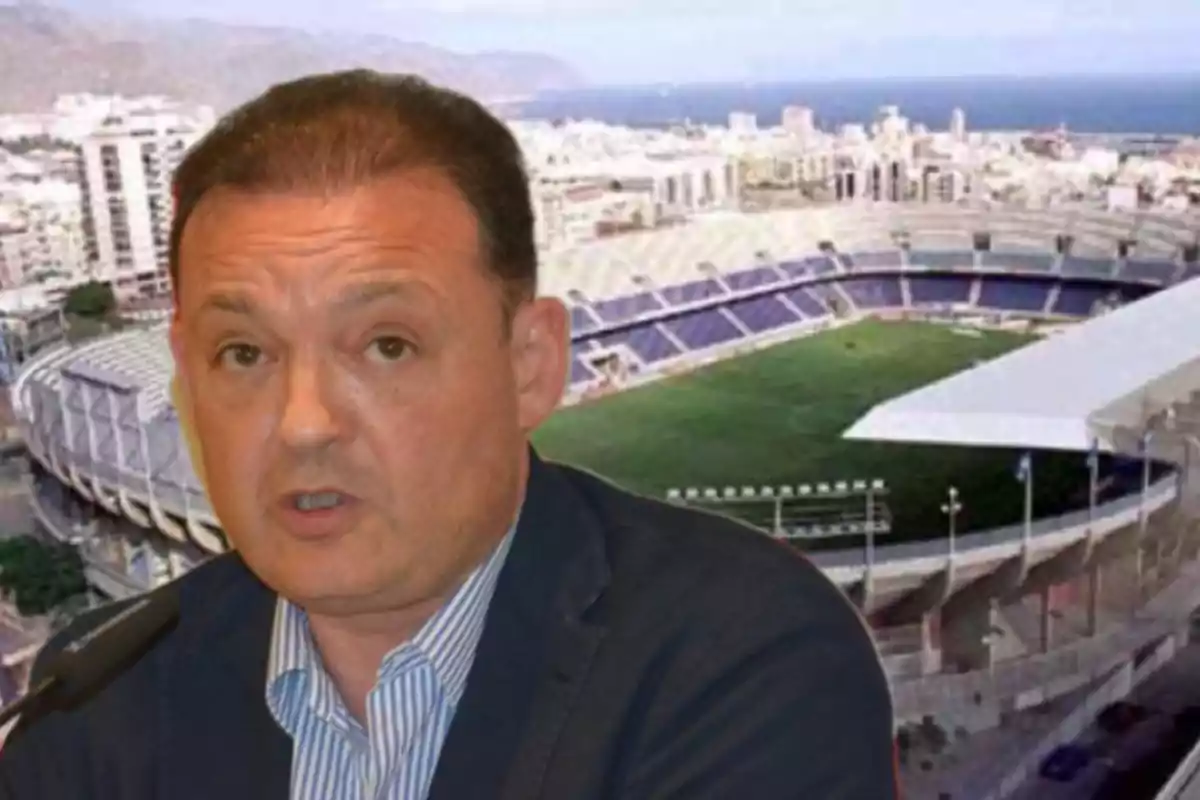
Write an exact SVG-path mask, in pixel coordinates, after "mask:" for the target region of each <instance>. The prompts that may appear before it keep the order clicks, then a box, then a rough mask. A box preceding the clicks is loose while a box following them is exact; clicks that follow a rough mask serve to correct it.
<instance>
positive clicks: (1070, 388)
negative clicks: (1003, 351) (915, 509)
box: [844, 280, 1200, 458]
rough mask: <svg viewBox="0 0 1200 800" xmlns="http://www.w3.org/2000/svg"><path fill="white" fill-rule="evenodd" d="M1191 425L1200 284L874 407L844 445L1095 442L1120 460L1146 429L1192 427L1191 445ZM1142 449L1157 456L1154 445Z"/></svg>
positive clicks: (1081, 446)
mask: <svg viewBox="0 0 1200 800" xmlns="http://www.w3.org/2000/svg"><path fill="white" fill-rule="evenodd" d="M1167 420H1169V421H1167ZM1198 422H1200V280H1192V281H1188V282H1186V283H1183V284H1181V285H1179V286H1176V287H1174V288H1171V289H1166V290H1164V291H1161V292H1158V293H1156V294H1154V295H1151V296H1149V297H1147V298H1144V299H1142V300H1139V301H1137V302H1135V303H1131V304H1129V305H1127V306H1124V307H1122V308H1120V309H1117V310H1115V311H1111V312H1109V313H1107V314H1105V315H1103V316H1101V317H1098V318H1096V319H1093V320H1089V321H1088V322H1084V323H1081V324H1079V325H1077V326H1074V327H1073V328H1070V329H1068V330H1066V331H1064V332H1062V333H1058V334H1055V335H1053V336H1050V337H1048V338H1047V339H1044V340H1042V341H1039V342H1036V343H1034V344H1030V345H1028V346H1026V347H1023V348H1021V349H1019V350H1016V351H1014V352H1012V353H1009V354H1007V355H1004V356H1001V357H999V358H996V359H993V360H992V361H989V362H987V363H985V364H981V365H979V366H978V367H975V368H974V369H970V370H967V371H965V372H961V373H959V374H957V375H952V376H951V377H949V378H945V379H944V380H941V381H938V382H936V383H932V384H930V385H928V386H926V387H924V388H922V389H918V390H916V391H914V392H910V393H909V394H906V395H903V396H901V397H898V398H896V399H894V400H889V401H887V402H885V403H882V404H880V405H878V406H876V407H875V408H873V409H871V411H869V412H868V413H867V414H866V416H864V417H863V418H862V419H860V420H859V421H858V422H856V423H855V424H854V425H853V426H851V428H850V429H849V430H848V431H846V433H845V434H844V436H845V438H848V439H867V440H874V441H895V442H921V443H929V444H957V445H974V446H977V447H1013V448H1030V449H1044V450H1087V449H1089V448H1090V447H1091V446H1092V442H1093V439H1096V440H1098V443H1099V445H1100V448H1101V449H1104V450H1116V451H1126V452H1128V451H1132V450H1136V448H1137V447H1138V446H1139V443H1138V440H1139V437H1140V436H1141V432H1142V431H1143V430H1145V429H1147V428H1148V427H1161V426H1163V425H1164V424H1165V425H1167V426H1169V427H1172V428H1174V429H1177V430H1180V431H1183V430H1185V428H1186V426H1191V430H1192V434H1193V435H1195V433H1196V432H1198V431H1200V429H1198V427H1197V423H1198ZM1161 438H1163V439H1166V438H1167V437H1165V436H1164V437H1161ZM1161 444H1162V446H1164V447H1166V446H1167V444H1168V443H1166V442H1161ZM1150 446H1151V449H1152V450H1157V449H1158V448H1157V447H1156V446H1155V443H1154V441H1153V438H1152V440H1151V443H1150ZM1176 447H1177V446H1176ZM1173 449H1174V448H1173ZM1154 454H1155V455H1156V456H1159V455H1161V456H1162V457H1163V458H1172V457H1173V456H1174V455H1176V453H1172V454H1170V455H1168V454H1166V453H1154Z"/></svg>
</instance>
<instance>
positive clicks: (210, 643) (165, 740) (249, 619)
mask: <svg viewBox="0 0 1200 800" xmlns="http://www.w3.org/2000/svg"><path fill="white" fill-rule="evenodd" d="M222 558H223V559H228V563H224V564H219V565H213V567H214V568H216V569H219V570H223V571H224V572H225V573H226V574H225V575H222V576H221V579H220V582H219V583H218V585H219V586H220V588H219V589H218V590H217V591H213V590H212V583H208V584H207V589H208V591H207V592H206V595H205V596H204V597H199V596H193V597H186V596H185V597H182V598H181V607H182V608H184V609H187V613H188V614H189V616H191V617H192V618H191V619H187V618H181V620H180V623H181V628H180V630H179V631H178V632H179V633H180V634H182V635H183V639H182V641H181V642H180V646H179V647H178V648H177V650H176V659H175V663H173V664H170V665H168V666H169V669H168V670H167V671H166V672H167V674H165V675H164V676H163V678H162V680H163V690H162V691H161V692H160V696H161V697H162V703H161V705H160V713H161V715H162V716H161V718H160V720H159V724H158V729H159V732H160V737H161V738H160V745H159V753H160V758H159V759H158V765H157V766H158V769H159V775H158V786H159V792H158V794H159V796H160V797H162V798H164V799H165V798H170V800H193V798H194V800H202V799H203V800H211V799H212V798H220V800H243V798H244V800H287V798H288V794H289V791H290V783H291V765H292V742H291V739H289V738H288V736H287V734H285V733H284V732H283V731H282V730H281V729H280V728H279V726H278V725H277V724H276V723H275V720H274V718H273V717H272V716H271V713H270V711H269V710H268V709H267V705H266V699H265V690H266V675H267V655H268V650H269V646H270V638H271V627H272V624H273V619H274V610H275V599H276V596H275V594H274V593H273V592H271V591H270V590H269V589H267V588H266V587H265V586H263V585H262V584H261V583H259V582H258V580H257V579H256V578H255V577H254V576H253V575H252V574H251V573H250V571H249V570H248V569H247V568H246V566H245V565H244V564H243V563H242V561H241V559H240V558H238V557H237V556H236V555H230V556H222Z"/></svg>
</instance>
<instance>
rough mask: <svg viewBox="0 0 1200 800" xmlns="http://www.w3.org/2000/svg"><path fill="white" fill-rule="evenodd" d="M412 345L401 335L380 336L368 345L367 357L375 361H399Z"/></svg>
mask: <svg viewBox="0 0 1200 800" xmlns="http://www.w3.org/2000/svg"><path fill="white" fill-rule="evenodd" d="M411 349H412V347H411V345H409V343H408V342H406V341H405V340H404V339H401V338H400V337H399V336H380V337H379V338H378V339H375V340H373V341H372V342H371V344H369V345H367V357H368V358H370V359H372V360H375V361H399V360H400V359H402V358H404V357H405V356H406V355H408V353H409V350H411Z"/></svg>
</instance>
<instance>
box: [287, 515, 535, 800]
mask: <svg viewBox="0 0 1200 800" xmlns="http://www.w3.org/2000/svg"><path fill="white" fill-rule="evenodd" d="M512 535H513V534H512V531H509V533H508V535H507V536H506V537H505V538H504V540H503V541H502V542H501V543H500V545H499V546H498V547H497V548H496V550H495V551H494V552H493V553H492V555H491V556H489V557H488V560H487V561H486V562H484V563H483V564H482V565H480V566H479V567H478V568H477V569H476V570H475V571H474V572H473V573H472V574H471V575H470V577H469V578H468V579H467V581H466V582H465V583H464V584H463V585H462V587H461V588H460V589H459V590H458V592H456V593H455V594H454V596H453V597H451V598H450V601H449V602H448V603H446V605H445V606H443V607H442V608H441V609H440V610H439V611H438V612H437V613H436V614H434V615H433V616H432V617H431V618H430V619H429V620H428V621H427V622H426V623H425V625H424V626H422V627H421V629H420V630H419V631H418V632H417V634H416V636H414V637H413V638H412V640H411V641H408V642H405V643H404V644H402V645H400V646H399V647H397V648H396V649H395V650H392V651H391V652H390V653H388V654H387V656H386V657H385V658H384V659H383V663H382V664H381V665H380V668H379V675H378V677H377V679H376V683H375V686H374V687H373V688H372V689H371V691H370V693H369V694H368V695H367V705H366V709H367V724H366V725H365V726H363V725H360V724H359V723H358V721H357V720H355V719H354V718H353V717H352V716H351V715H350V713H349V711H348V710H347V709H346V707H345V705H344V704H343V702H342V699H341V695H340V694H339V693H338V690H337V688H336V687H335V686H334V684H333V680H332V679H331V678H330V676H329V673H327V672H326V671H325V669H324V666H323V665H322V664H321V656H320V653H319V652H318V651H317V649H316V647H315V646H314V644H313V641H312V637H311V635H310V634H309V629H308V622H307V618H306V616H305V614H304V611H303V610H302V609H300V608H299V607H297V606H295V605H293V604H292V603H290V602H288V601H287V600H285V599H284V598H282V597H281V598H279V601H278V603H277V605H276V608H275V626H274V631H273V632H272V637H271V650H270V659H269V661H268V666H267V690H266V693H267V706H268V707H269V708H270V710H271V713H272V715H274V717H275V720H276V722H278V723H279V725H280V727H282V728H283V730H284V731H285V732H287V734H288V735H289V736H290V737H291V738H292V742H293V749H292V780H291V800H351V798H352V799H353V800H420V798H424V797H426V796H427V795H428V793H429V787H430V784H431V782H432V781H433V774H434V769H435V768H436V766H437V761H438V755H439V754H440V752H441V749H442V743H443V742H444V741H445V739H446V733H447V731H449V729H450V722H451V720H452V719H453V718H454V711H455V709H456V708H457V706H458V701H459V699H460V698H461V697H462V694H463V691H464V689H465V688H466V682H467V673H468V672H469V671H470V669H471V664H472V663H473V662H474V660H475V650H476V647H477V646H478V644H479V637H480V636H481V635H482V633H483V624H484V620H485V618H486V616H487V610H488V606H489V605H490V603H491V599H492V594H493V592H494V590H495V587H496V579H497V577H498V576H499V574H500V569H501V567H502V566H503V564H504V560H505V557H506V556H507V554H508V549H509V546H510V545H511V543H512Z"/></svg>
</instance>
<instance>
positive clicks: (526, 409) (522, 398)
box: [512, 297, 570, 433]
mask: <svg viewBox="0 0 1200 800" xmlns="http://www.w3.org/2000/svg"><path fill="white" fill-rule="evenodd" d="M569 337H570V315H569V314H568V312H567V309H566V306H564V305H563V304H562V303H561V302H560V301H559V300H557V299H556V298H553V297H538V298H536V299H534V300H532V301H530V302H528V303H525V304H523V305H522V306H521V307H520V308H519V309H517V311H516V313H515V314H514V315H513V320H512V348H513V352H512V357H513V366H514V369H513V372H514V376H515V378H516V382H517V393H518V403H519V407H518V411H519V414H520V424H521V428H522V429H524V430H525V431H526V433H532V432H533V431H534V430H535V429H536V428H537V427H538V426H539V425H541V424H542V422H544V421H545V420H546V418H547V417H549V416H550V415H551V414H553V413H554V410H555V409H556V408H558V404H559V403H560V402H561V401H562V396H563V391H564V390H565V389H566V385H567V372H568V363H569V361H568V352H569V345H570V343H569V341H568V339H569Z"/></svg>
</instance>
